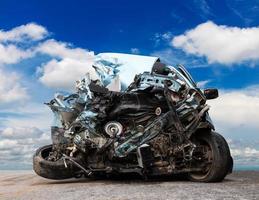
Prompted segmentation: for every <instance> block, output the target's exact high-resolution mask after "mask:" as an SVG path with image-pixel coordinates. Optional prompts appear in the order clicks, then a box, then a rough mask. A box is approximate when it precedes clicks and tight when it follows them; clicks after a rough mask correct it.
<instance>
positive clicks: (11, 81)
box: [0, 70, 28, 104]
mask: <svg viewBox="0 0 259 200" xmlns="http://www.w3.org/2000/svg"><path fill="white" fill-rule="evenodd" d="M19 81H20V77H19V76H18V75H17V74H16V73H14V72H12V73H7V72H5V71H3V70H0V104H3V103H10V102H14V101H22V100H26V99H28V94H27V89H26V88H25V87H23V86H22V85H21V84H20V83H19Z"/></svg>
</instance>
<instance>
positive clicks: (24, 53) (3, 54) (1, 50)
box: [0, 43, 34, 64]
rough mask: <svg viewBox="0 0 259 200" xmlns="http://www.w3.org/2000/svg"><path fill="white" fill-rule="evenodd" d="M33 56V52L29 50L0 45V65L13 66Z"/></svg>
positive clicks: (10, 45)
mask: <svg viewBox="0 0 259 200" xmlns="http://www.w3.org/2000/svg"><path fill="white" fill-rule="evenodd" d="M33 55H34V52H33V51H32V50H31V49H27V50H24V49H21V48H19V47H17V46H15V45H13V44H8V45H3V44H1V43H0V63H1V64H14V63H17V62H19V61H21V60H23V59H25V58H30V57H32V56H33Z"/></svg>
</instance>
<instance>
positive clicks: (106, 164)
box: [33, 53, 233, 182]
mask: <svg viewBox="0 0 259 200" xmlns="http://www.w3.org/2000/svg"><path fill="white" fill-rule="evenodd" d="M93 69H94V72H95V76H94V78H93V75H92V74H90V73H87V74H86V75H85V76H84V78H83V79H81V80H79V81H77V82H76V91H75V93H72V94H61V93H57V94H56V95H55V98H54V99H52V100H51V101H50V102H49V103H46V104H47V105H48V106H49V107H50V109H51V110H52V112H53V114H54V123H53V125H52V127H51V137H52V144H50V145H47V146H43V147H41V148H39V149H38V150H37V151H36V153H35V155H34V157H33V168H34V171H35V172H36V173H37V174H38V175H40V176H42V177H45V178H49V179H67V178H72V177H81V176H82V175H84V176H86V177H91V176H99V175H112V174H122V173H137V174H139V175H141V176H142V177H145V178H149V177H153V176H160V175H172V174H184V175H186V176H187V177H188V178H189V180H191V181H197V182H218V181H222V180H223V179H224V177H225V176H226V175H227V174H228V173H231V172H232V168H233V159H232V157H231V155H230V151H229V147H228V144H227V142H226V140H225V139H224V138H223V136H221V135H220V134H219V133H217V132H215V127H214V125H213V123H212V121H211V119H210V117H209V113H208V111H209V106H208V105H207V103H206V102H207V100H209V99H215V98H217V97H218V90H217V89H206V90H204V91H202V90H201V89H200V88H198V87H197V84H196V82H195V81H194V80H193V78H192V77H191V75H190V74H189V72H188V71H187V70H186V68H185V67H184V66H182V65H177V66H171V65H167V64H164V63H163V62H161V61H160V59H159V58H157V57H149V56H139V55H128V54H116V53H102V54H98V55H97V56H96V58H95V61H94V63H93ZM134 73H135V74H136V75H135V77H132V76H133V74H134ZM130 82H131V83H130Z"/></svg>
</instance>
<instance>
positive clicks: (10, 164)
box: [0, 127, 51, 169]
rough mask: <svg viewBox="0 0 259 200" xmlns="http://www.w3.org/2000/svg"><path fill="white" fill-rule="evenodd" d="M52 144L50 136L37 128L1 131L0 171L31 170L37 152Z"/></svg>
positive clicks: (11, 128)
mask: <svg viewBox="0 0 259 200" xmlns="http://www.w3.org/2000/svg"><path fill="white" fill-rule="evenodd" d="M50 143H51V141H50V134H49V133H46V132H43V131H41V130H39V129H37V128H35V127H16V128H13V127H9V128H6V129H4V130H2V131H0V158H1V164H0V169H10V168H17V167H20V168H31V165H32V155H33V154H34V152H35V150H36V149H37V148H39V147H40V146H43V145H46V144H50Z"/></svg>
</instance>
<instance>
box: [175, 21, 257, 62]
mask: <svg viewBox="0 0 259 200" xmlns="http://www.w3.org/2000/svg"><path fill="white" fill-rule="evenodd" d="M172 45H173V46H174V47H176V48H180V49H182V50H183V51H185V52H186V53H188V54H194V55H197V56H205V57H206V58H207V60H208V62H210V63H213V62H215V63H221V64H233V63H240V62H243V61H258V60H259V27H251V28H239V27H230V26H224V25H217V24H215V23H213V22H211V21H208V22H206V23H202V24H200V25H198V26H197V27H195V28H194V29H191V30H188V31H186V32H185V33H184V34H182V35H178V36H175V37H174V38H173V39H172Z"/></svg>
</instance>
